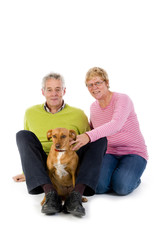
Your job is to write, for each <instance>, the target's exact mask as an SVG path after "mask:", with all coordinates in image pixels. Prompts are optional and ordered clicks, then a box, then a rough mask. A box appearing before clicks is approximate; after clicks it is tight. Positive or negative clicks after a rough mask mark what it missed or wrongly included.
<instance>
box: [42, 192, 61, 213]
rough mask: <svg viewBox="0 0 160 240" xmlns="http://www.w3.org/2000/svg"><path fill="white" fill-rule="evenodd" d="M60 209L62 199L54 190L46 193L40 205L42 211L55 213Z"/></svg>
mask: <svg viewBox="0 0 160 240" xmlns="http://www.w3.org/2000/svg"><path fill="white" fill-rule="evenodd" d="M61 211H62V200H61V198H60V197H59V196H58V194H57V193H56V192H53V191H52V192H49V193H47V194H46V201H45V203H44V204H43V206H42V210H41V212H42V213H45V214H48V215H49V214H55V213H58V212H61Z"/></svg>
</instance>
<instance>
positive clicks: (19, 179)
mask: <svg viewBox="0 0 160 240" xmlns="http://www.w3.org/2000/svg"><path fill="white" fill-rule="evenodd" d="M13 180H14V181H15V182H24V181H26V178H25V176H24V174H23V173H22V174H18V175H16V176H14V177H13Z"/></svg>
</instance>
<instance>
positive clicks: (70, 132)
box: [69, 130, 77, 141]
mask: <svg viewBox="0 0 160 240" xmlns="http://www.w3.org/2000/svg"><path fill="white" fill-rule="evenodd" d="M69 137H70V138H71V139H73V140H74V141H75V140H76V138H77V133H76V132H75V131H74V130H69Z"/></svg>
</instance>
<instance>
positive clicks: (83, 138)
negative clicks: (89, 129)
mask: <svg viewBox="0 0 160 240" xmlns="http://www.w3.org/2000/svg"><path fill="white" fill-rule="evenodd" d="M89 142H90V138H89V136H88V135H87V134H86V133H83V134H81V135H78V136H77V139H76V140H75V141H71V142H70V145H72V144H75V146H73V147H72V150H74V151H76V150H78V149H79V148H81V147H83V146H84V145H86V144H87V143H89Z"/></svg>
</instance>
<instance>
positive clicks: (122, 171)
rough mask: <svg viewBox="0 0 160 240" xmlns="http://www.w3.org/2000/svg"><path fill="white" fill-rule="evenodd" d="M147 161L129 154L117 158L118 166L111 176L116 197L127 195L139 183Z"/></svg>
mask: <svg viewBox="0 0 160 240" xmlns="http://www.w3.org/2000/svg"><path fill="white" fill-rule="evenodd" d="M146 164H147V161H146V160H145V159H144V158H142V157H141V156H138V155H135V154H130V155H125V156H122V157H120V158H119V164H118V167H117V169H116V170H115V172H114V174H113V175H112V179H111V182H112V189H113V191H114V192H116V193H117V194H118V195H127V194H129V193H131V192H132V191H133V190H134V189H136V188H137V187H138V186H139V184H140V183H141V180H140V177H141V176H142V173H143V171H144V169H145V167H146Z"/></svg>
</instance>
